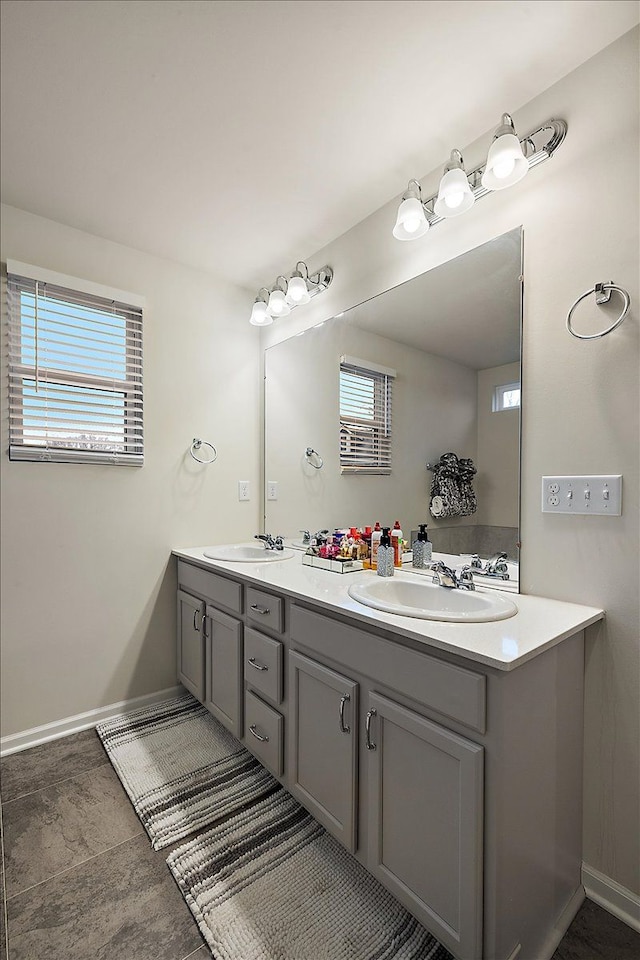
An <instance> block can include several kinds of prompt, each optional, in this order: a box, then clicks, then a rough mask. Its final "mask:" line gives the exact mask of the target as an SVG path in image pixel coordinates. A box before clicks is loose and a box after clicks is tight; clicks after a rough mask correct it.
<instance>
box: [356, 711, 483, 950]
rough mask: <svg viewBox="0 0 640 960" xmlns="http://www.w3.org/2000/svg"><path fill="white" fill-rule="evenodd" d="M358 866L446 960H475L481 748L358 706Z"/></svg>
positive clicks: (410, 719)
mask: <svg viewBox="0 0 640 960" xmlns="http://www.w3.org/2000/svg"><path fill="white" fill-rule="evenodd" d="M366 746H367V751H368V758H367V760H368V763H367V766H368V788H369V800H368V802H369V829H368V843H367V846H368V850H367V854H368V856H367V865H368V867H369V869H370V870H371V872H372V873H373V874H374V876H376V877H377V878H378V879H379V880H380V881H381V882H382V883H383V884H384V885H385V886H386V887H387V889H388V890H390V891H391V892H392V893H393V894H394V895H395V896H396V897H397V899H398V900H400V901H401V902H402V903H404V905H405V906H406V907H407V908H408V909H409V910H410V911H411V912H412V913H413V915H414V916H415V917H417V918H418V919H419V920H421V921H422V922H423V923H424V924H425V925H426V926H427V928H428V929H429V930H431V931H432V933H434V934H435V936H436V937H437V938H438V939H439V940H440V941H441V943H443V944H444V945H445V946H446V947H448V948H449V949H450V950H451V951H452V952H453V953H454V954H455V955H456V956H461V957H479V956H481V955H482V940H481V936H482V832H483V824H482V820H483V817H482V813H483V753H484V751H483V748H482V747H481V746H479V745H478V744H476V743H472V742H471V741H470V740H467V739H465V738H464V737H460V736H458V735H457V734H455V733H452V732H451V731H450V730H447V729H446V728H445V727H442V726H440V725H439V724H436V723H433V722H431V721H430V720H427V719H425V718H424V717H422V716H420V715H419V714H417V713H415V712H414V711H413V710H409V709H407V708H406V707H403V706H401V705H400V704H397V703H394V702H393V701H392V700H389V699H387V698H386V697H383V696H381V695H380V694H377V693H370V694H369V697H368V699H367V734H366Z"/></svg>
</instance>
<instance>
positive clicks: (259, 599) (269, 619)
mask: <svg viewBox="0 0 640 960" xmlns="http://www.w3.org/2000/svg"><path fill="white" fill-rule="evenodd" d="M246 601H247V620H251V621H252V622H253V623H256V624H260V626H261V627H267V629H269V630H273V631H274V632H275V633H284V600H283V599H282V597H275V596H274V595H273V594H272V593H264V592H263V591H262V590H256V589H255V587H247V595H246Z"/></svg>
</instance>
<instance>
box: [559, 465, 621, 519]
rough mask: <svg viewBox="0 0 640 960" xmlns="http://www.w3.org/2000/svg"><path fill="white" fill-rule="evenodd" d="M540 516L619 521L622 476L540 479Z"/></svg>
mask: <svg viewBox="0 0 640 960" xmlns="http://www.w3.org/2000/svg"><path fill="white" fill-rule="evenodd" d="M542 512H543V513H575V514H581V515H583V516H587V515H588V514H593V515H596V516H602V517H619V516H620V515H621V514H622V476H621V475H620V474H611V475H608V476H593V477H543V478H542Z"/></svg>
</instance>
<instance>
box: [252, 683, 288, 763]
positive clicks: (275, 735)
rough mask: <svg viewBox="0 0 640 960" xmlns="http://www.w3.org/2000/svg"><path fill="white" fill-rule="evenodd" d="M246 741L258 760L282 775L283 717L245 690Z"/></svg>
mask: <svg viewBox="0 0 640 960" xmlns="http://www.w3.org/2000/svg"><path fill="white" fill-rule="evenodd" d="M244 719H245V731H246V743H247V746H248V747H249V749H250V750H251V752H252V753H254V754H255V755H256V757H257V758H258V760H260V762H261V763H263V764H264V765H265V767H268V768H269V770H271V771H272V773H275V775H276V776H277V777H280V776H282V770H283V764H282V750H283V737H284V719H283V717H282V714H281V713H278V711H277V710H274V709H273V708H272V707H269V706H267V704H266V703H264V701H263V700H261V699H260V698H259V697H257V696H256V695H255V694H254V693H252V692H251V691H250V690H247V692H246V695H245V701H244Z"/></svg>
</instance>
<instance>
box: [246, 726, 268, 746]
mask: <svg viewBox="0 0 640 960" xmlns="http://www.w3.org/2000/svg"><path fill="white" fill-rule="evenodd" d="M249 733H252V734H253V736H254V737H255V738H256V740H259V741H260V743H269V737H261V736H260V734H259V733H257V732H256V725H255V723H252V724H251V726H250V727H249Z"/></svg>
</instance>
